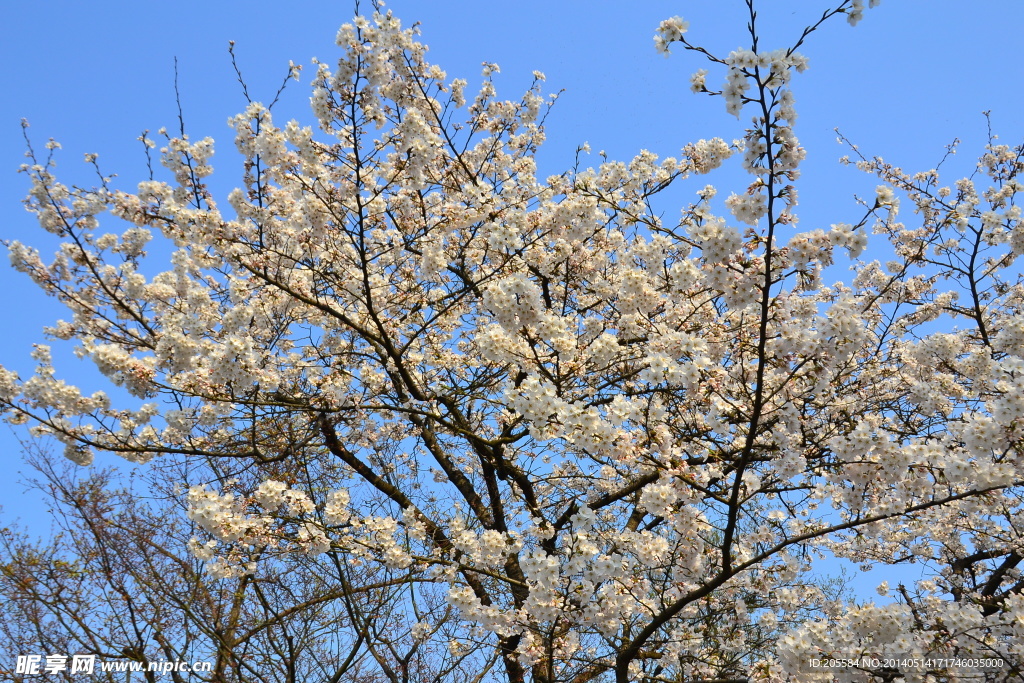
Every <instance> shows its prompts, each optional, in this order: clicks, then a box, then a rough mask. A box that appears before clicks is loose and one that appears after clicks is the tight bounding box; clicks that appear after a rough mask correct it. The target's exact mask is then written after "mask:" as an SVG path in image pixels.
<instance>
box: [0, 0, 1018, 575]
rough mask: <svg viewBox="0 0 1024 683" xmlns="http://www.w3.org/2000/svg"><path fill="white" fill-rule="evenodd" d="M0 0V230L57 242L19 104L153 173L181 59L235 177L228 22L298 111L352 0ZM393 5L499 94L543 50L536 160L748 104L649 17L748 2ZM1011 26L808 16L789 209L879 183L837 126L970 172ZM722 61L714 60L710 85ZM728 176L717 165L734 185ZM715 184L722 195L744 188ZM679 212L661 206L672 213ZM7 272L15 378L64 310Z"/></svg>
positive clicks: (73, 170)
mask: <svg viewBox="0 0 1024 683" xmlns="http://www.w3.org/2000/svg"><path fill="white" fill-rule="evenodd" d="M368 4H369V3H367V2H364V3H363V6H364V8H366V7H368ZM7 5H8V6H7V7H5V23H4V25H3V27H2V28H0V53H2V54H0V58H2V62H0V63H2V64H3V66H2V67H0V68H2V70H3V84H4V93H3V97H2V98H0V211H2V216H3V221H2V223H0V238H3V239H18V240H21V241H23V242H26V243H30V244H35V245H37V246H40V247H41V248H42V251H43V253H44V256H45V255H47V254H48V253H50V252H52V250H53V242H52V241H51V240H49V239H47V238H48V237H50V236H48V235H45V234H43V233H42V232H41V231H40V230H39V229H38V228H36V227H35V225H34V223H33V220H32V217H31V216H30V215H29V214H27V213H25V212H24V211H23V210H22V208H21V206H20V201H21V199H22V197H23V196H24V194H25V192H26V190H27V187H28V185H27V182H26V178H25V177H24V176H22V175H18V174H17V173H16V171H17V168H18V165H19V164H20V163H22V162H23V160H24V159H23V156H22V154H23V152H24V149H25V147H24V142H23V140H22V137H21V129H20V125H19V121H20V120H21V118H22V117H24V118H27V119H28V120H29V121H30V122H31V125H32V128H31V129H30V133H31V135H32V137H33V141H34V142H35V143H36V145H37V146H41V145H42V143H44V142H45V141H46V139H47V138H49V137H53V138H56V139H57V140H59V141H60V142H61V143H62V144H63V146H64V150H63V152H62V153H61V154H60V156H59V157H58V159H59V164H60V165H59V167H58V173H59V174H60V175H61V176H62V177H63V179H64V180H65V182H75V181H77V182H80V183H85V184H89V183H91V182H92V178H91V177H90V175H89V170H88V169H87V168H86V167H85V165H84V164H83V163H82V162H81V159H82V155H83V153H85V152H93V153H98V154H99V160H100V164H101V166H102V168H103V169H104V172H105V173H117V174H118V175H119V176H120V178H121V181H122V186H123V187H126V188H130V187H132V186H133V185H134V183H135V182H137V181H138V180H140V179H142V177H143V176H144V173H145V157H144V155H143V154H142V148H141V146H140V144H139V143H138V142H137V141H136V137H137V136H138V135H139V133H140V132H141V131H143V130H144V129H151V130H156V129H157V128H159V127H161V126H167V127H168V128H173V127H175V126H176V125H177V108H176V105H175V96H174V58H175V57H177V59H178V71H179V86H180V89H181V94H182V97H181V100H182V105H183V107H184V115H185V122H186V125H187V128H188V131H189V133H190V135H191V136H192V137H194V138H200V137H204V136H207V135H209V136H212V137H214V138H215V139H217V140H219V141H220V143H221V144H220V145H219V148H220V149H221V150H222V154H221V160H220V164H218V158H217V157H215V158H214V167H215V168H218V169H219V170H218V172H217V173H215V177H216V178H219V182H222V183H224V186H225V187H232V186H233V183H235V182H236V180H235V178H236V177H237V175H238V173H239V170H238V169H237V167H232V165H231V164H230V162H229V159H230V156H229V155H228V154H226V152H227V150H228V148H229V145H230V142H229V141H230V137H229V134H228V130H227V126H226V120H227V118H228V117H229V116H231V115H233V114H235V113H237V112H238V111H240V110H241V109H242V108H243V107H244V104H245V102H244V99H243V98H242V94H241V90H240V87H239V86H238V83H237V82H236V80H235V74H234V72H233V71H232V68H231V64H230V61H229V58H228V54H227V43H228V41H229V40H235V41H236V52H237V55H238V58H239V65H240V66H241V68H242V69H243V72H244V74H245V76H246V79H247V81H248V82H249V88H250V92H251V93H252V95H253V97H254V99H257V100H262V101H269V100H270V98H271V97H272V96H273V93H274V92H275V91H276V89H277V87H278V85H279V84H280V82H281V80H282V78H283V77H284V75H285V73H286V71H287V65H288V61H289V60H294V61H295V62H296V63H299V64H304V65H307V68H306V72H305V73H304V75H303V78H302V82H301V83H292V84H291V85H290V86H289V89H288V92H287V94H286V96H285V100H284V101H283V102H282V104H281V106H280V109H279V111H282V112H283V113H285V114H287V115H288V116H289V117H292V116H294V117H296V118H299V119H300V121H303V122H304V123H306V124H308V123H309V122H310V120H311V115H310V114H309V109H308V104H307V102H308V99H307V98H308V88H307V83H308V81H309V79H310V78H311V77H312V69H311V68H309V66H308V65H309V64H310V59H311V58H312V57H318V58H320V59H322V60H325V61H331V60H332V59H333V57H334V55H336V54H337V48H336V47H335V46H334V35H335V33H336V30H337V27H338V26H339V25H340V24H341V23H343V22H345V21H347V20H349V19H350V18H351V15H352V13H353V12H352V8H353V6H354V5H353V4H352V3H346V2H341V3H323V2H309V1H307V0H292V1H291V2H288V3H283V2H273V3H272V2H265V1H263V0H247V1H246V2H240V1H237V0H218V1H217V2H197V1H196V0H179V1H177V2H174V3H139V2H127V1H125V0H118V1H110V2H103V3H82V2H72V1H70V0H52V1H51V2H46V3H41V2H40V3H28V2H22V3H7ZM760 6H762V7H761V16H760V17H759V21H760V22H761V26H762V43H761V47H762V49H774V48H777V47H788V46H789V45H791V44H792V42H793V41H794V40H795V38H796V37H797V36H798V35H799V33H800V31H801V29H802V28H803V26H805V25H806V24H807V23H810V22H813V21H814V20H815V19H816V17H817V16H818V15H820V13H821V11H822V10H823V9H825V8H826V7H827V6H828V5H827V4H825V3H823V2H819V1H818V0H762V2H761V3H760ZM388 7H389V8H390V9H392V10H393V11H394V12H395V13H396V14H397V15H398V16H399V17H401V18H402V19H403V21H404V22H406V23H413V22H416V21H418V22H420V23H421V26H422V30H423V36H422V40H423V42H425V43H426V44H428V45H430V46H431V50H430V53H429V58H430V59H431V60H432V61H434V62H436V63H438V64H439V65H441V66H442V68H444V69H445V70H446V71H447V72H448V75H449V77H450V78H452V77H456V76H458V77H465V78H468V79H469V81H470V83H471V84H472V83H474V82H475V81H478V79H479V74H480V64H481V62H483V61H489V62H496V63H498V64H499V65H500V67H501V75H500V76H499V77H498V78H497V79H496V83H497V86H498V91H499V95H501V96H504V97H510V98H515V97H518V96H519V95H520V94H521V93H522V92H523V91H524V90H525V89H526V88H527V87H528V85H529V83H530V80H531V73H532V71H533V70H535V69H537V70H540V71H543V72H545V74H546V75H547V78H548V80H547V92H555V91H559V90H564V92H563V94H562V95H561V97H560V99H559V101H558V103H557V105H556V107H555V109H554V111H553V112H552V113H551V115H550V116H549V118H548V126H547V128H548V143H547V145H545V147H544V149H542V151H541V154H540V162H541V168H542V171H545V172H547V173H556V172H559V171H562V170H564V169H565V168H567V167H568V166H570V165H571V164H572V160H573V153H574V151H575V149H576V147H577V146H578V145H579V144H581V143H583V142H589V143H590V144H591V146H592V147H593V149H594V151H595V152H596V151H597V150H606V151H607V152H608V154H609V156H610V157H612V158H626V159H628V158H630V157H632V156H633V155H634V154H636V153H637V152H638V151H639V150H640V149H644V148H646V149H650V150H651V151H654V152H656V153H658V154H659V155H662V156H671V155H675V154H676V153H677V152H678V150H679V148H680V147H682V146H683V145H684V144H686V143H687V142H690V141H694V140H697V139H700V138H709V137H714V136H720V137H724V138H726V139H732V138H738V137H741V136H742V130H743V127H744V123H745V122H746V120H747V118H746V117H745V116H744V117H743V119H742V120H739V121H738V120H737V119H736V118H734V117H731V116H729V115H728V114H726V113H725V110H724V105H723V102H722V101H721V100H720V99H713V98H707V97H698V96H695V95H693V94H691V93H690V91H689V87H688V78H689V75H690V74H691V73H692V72H694V71H695V70H697V69H698V68H703V67H704V66H705V64H704V63H702V62H701V60H700V59H699V57H698V55H695V54H692V53H683V52H681V51H680V50H679V49H678V47H677V48H676V50H675V53H674V54H673V55H672V57H670V58H668V59H665V58H663V57H662V56H660V55H659V54H657V53H656V52H655V51H654V48H653V41H652V36H653V34H654V29H655V27H656V26H657V24H658V22H659V21H661V20H662V19H664V18H667V17H669V16H672V15H676V14H679V15H682V16H683V17H684V18H686V19H687V20H689V21H690V32H689V34H688V38H690V40H691V41H692V42H695V43H698V44H702V45H705V46H706V47H708V48H709V49H710V50H711V51H712V52H716V53H719V54H722V55H723V56H724V54H726V53H728V52H729V51H730V50H732V49H735V48H736V47H739V46H743V47H747V46H748V40H747V37H746V33H745V27H744V25H745V19H746V17H745V9H744V7H743V3H742V2H741V1H740V0H716V1H711V0H704V1H702V2H697V1H696V0H685V1H681V2H664V1H662V0H652V1H649V2H644V3H627V2H622V1H619V2H608V1H595V2H583V1H581V0H561V1H558V0H556V1H552V0H520V1H519V2H516V3H489V2H479V1H476V2H472V1H469V0H458V1H455V0H434V1H433V2H430V3H426V2H416V1H415V0H395V1H394V2H391V3H389V4H388ZM965 7H969V8H970V9H969V10H965ZM1022 25H1024V2H1020V0H975V1H974V2H972V3H969V4H965V3H963V2H962V0H956V1H954V0H884V1H883V3H882V5H881V6H880V7H879V8H877V9H875V10H871V11H868V12H867V13H866V16H865V18H864V20H863V21H862V22H861V24H860V25H858V26H857V27H856V28H851V27H850V26H848V25H847V24H846V22H845V21H844V20H843V19H842V18H841V17H839V18H835V19H833V20H831V21H830V22H828V23H827V24H826V25H825V26H824V27H823V28H822V29H821V30H820V31H818V32H817V33H815V34H814V35H812V36H811V37H810V38H809V39H808V41H807V43H806V44H805V46H804V47H803V48H801V52H803V53H804V54H806V55H808V56H809V58H810V69H809V70H808V71H807V72H806V73H805V74H803V75H800V76H798V77H797V78H796V80H795V81H794V84H793V87H794V92H795V94H796V99H797V105H798V110H799V111H800V119H799V121H798V124H797V129H796V133H797V135H798V136H799V137H800V139H801V141H802V142H803V144H804V146H805V147H807V149H808V161H807V163H806V165H805V166H804V179H803V181H802V184H801V186H800V197H801V205H802V211H801V226H802V228H804V229H812V228H814V227H827V226H828V224H830V223H835V222H843V221H845V222H852V221H853V220H856V219H855V217H856V216H857V215H858V211H857V207H856V206H855V204H854V201H853V195H854V194H855V193H861V194H865V193H870V192H871V190H872V188H873V187H874V186H875V184H876V183H875V182H874V181H873V180H872V178H870V177H868V176H865V175H863V174H861V173H859V172H857V171H855V170H852V169H850V168H843V167H841V166H840V165H839V164H838V163H837V159H838V157H839V156H841V155H842V154H844V153H845V151H844V149H843V148H842V147H840V146H839V145H837V144H836V142H835V134H834V133H833V128H835V127H839V128H840V129H841V130H842V132H843V133H844V134H845V135H846V136H847V137H849V138H850V139H851V140H853V141H854V142H856V143H857V144H859V145H860V146H861V149H862V150H863V151H864V152H865V153H866V154H869V155H873V154H879V155H881V156H883V157H885V158H886V160H888V161H892V162H894V163H897V164H898V165H900V166H902V167H904V168H905V169H908V170H924V169H928V168H931V167H933V166H934V165H935V163H936V162H937V161H938V160H939V159H940V158H941V157H942V153H943V149H944V146H945V145H946V144H948V143H950V142H951V141H952V140H953V139H954V138H960V139H961V140H962V141H963V144H962V146H961V152H960V155H959V156H958V157H957V159H956V160H955V161H953V162H950V164H949V166H950V168H951V169H953V168H955V169H957V171H958V173H960V174H969V173H970V171H971V169H972V163H971V159H972V157H976V156H977V153H978V152H979V151H980V149H981V146H982V145H983V144H984V141H985V134H986V123H985V120H984V118H983V116H982V111H985V110H991V111H992V121H993V126H994V129H995V130H996V132H998V133H999V134H1000V136H1001V138H1002V139H1003V140H1004V141H1007V142H1010V143H1014V142H1017V141H1019V140H1020V139H1021V138H1022V137H1024V117H1022V116H1021V112H1022V111H1024V93H1022V85H1024V84H1022V80H1021V77H1020V75H1019V74H1020V57H1019V48H1018V47H1017V45H1016V42H1017V41H1016V40H1015V39H1016V37H1017V32H1018V30H1019V27H1020V26H1022ZM723 79H724V75H723V74H721V73H720V72H716V71H715V70H714V69H712V71H711V75H710V76H709V85H713V86H714V85H717V84H718V83H719V82H720V81H721V80H723ZM226 161H227V163H225V162H226ZM595 162H596V159H595ZM734 177H735V176H729V175H728V174H726V175H725V176H723V177H722V178H720V179H721V180H722V181H723V182H725V183H728V182H729V181H730V180H731V178H734ZM716 180H718V179H716ZM704 182H705V181H704V180H703V179H698V180H697V181H696V182H695V183H694V184H693V185H692V188H684V194H683V195H682V196H692V195H690V193H691V192H692V191H695V190H696V189H699V187H701V186H703V184H704ZM720 189H721V190H723V191H724V192H725V194H728V191H730V190H739V189H740V186H738V185H735V184H734V185H732V186H729V185H728V184H726V185H725V186H723V187H721V188H720ZM677 210H678V209H677V208H676V207H667V210H666V213H667V214H669V215H674V214H675V212H676V211H677ZM0 288H2V292H3V297H2V298H0V310H2V312H3V314H4V319H5V320H6V321H7V325H6V330H5V334H3V335H2V336H0V364H3V365H5V366H7V367H10V368H14V369H16V370H19V371H20V372H21V373H22V375H23V376H27V375H28V374H30V373H31V368H32V362H31V361H30V359H29V353H30V351H31V344H32V343H33V342H39V341H42V334H41V331H40V330H41V327H42V326H43V325H46V324H50V323H52V322H53V321H54V320H55V319H57V318H59V317H61V310H60V308H59V307H58V306H57V305H56V304H54V303H53V302H51V301H48V300H47V299H45V297H43V295H42V294H41V293H39V292H38V291H37V290H35V288H34V287H33V286H32V285H31V283H30V282H29V281H28V279H27V278H25V277H23V276H20V275H19V274H17V273H15V272H13V271H12V270H11V269H9V268H7V267H6V266H4V267H0ZM61 357H63V358H64V359H65V362H63V363H62V364H61V366H60V367H61V368H63V369H64V370H65V372H64V373H63V374H64V375H65V376H66V377H68V378H69V379H72V380H77V379H78V378H82V381H85V382H86V383H87V384H86V386H87V387H88V388H89V389H98V388H101V385H100V384H99V383H98V381H96V380H95V375H94V374H93V373H89V372H87V371H86V370H85V368H83V366H82V364H81V363H79V362H77V361H75V360H73V359H70V360H69V354H66V353H65V354H60V355H58V358H61ZM0 458H2V462H3V471H4V472H10V471H12V470H14V469H17V468H18V467H19V464H18V446H17V442H16V441H15V439H14V437H13V436H11V435H10V434H9V432H8V431H7V429H6V427H4V428H0ZM98 461H99V462H104V459H103V458H100V459H98ZM22 490H23V487H22V486H20V485H18V484H17V483H16V479H15V478H14V477H11V476H6V475H5V476H4V477H0V504H4V506H5V508H6V509H5V513H6V514H5V518H9V517H10V516H11V515H20V516H21V517H22V518H23V521H24V522H26V523H28V524H30V525H32V526H34V527H37V528H38V529H39V530H40V531H41V532H45V529H46V528H47V517H46V513H45V511H43V510H42V509H41V508H40V506H39V505H37V504H36V503H34V502H33V501H32V500H31V499H30V498H21V497H19V496H21V493H22ZM15 501H17V502H15ZM881 578H885V577H880V578H878V579H877V580H873V583H877V582H878V581H879V580H881ZM864 585H867V584H864ZM872 585H873V584H872Z"/></svg>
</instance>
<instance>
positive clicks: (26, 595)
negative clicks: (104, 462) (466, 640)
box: [0, 447, 493, 683]
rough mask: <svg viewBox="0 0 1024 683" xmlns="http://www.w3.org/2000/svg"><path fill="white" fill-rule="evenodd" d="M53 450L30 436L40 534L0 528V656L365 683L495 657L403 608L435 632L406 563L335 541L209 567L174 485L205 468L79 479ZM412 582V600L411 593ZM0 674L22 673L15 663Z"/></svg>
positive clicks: (443, 619)
mask: <svg viewBox="0 0 1024 683" xmlns="http://www.w3.org/2000/svg"><path fill="white" fill-rule="evenodd" d="M57 457H59V456H57ZM57 457H55V456H53V455H51V454H50V453H49V452H47V451H46V450H42V449H40V448H38V447H33V448H31V456H30V458H29V462H30V463H31V465H32V466H33V467H34V468H35V469H36V470H37V472H38V475H39V477H38V478H37V479H35V480H34V481H33V482H32V483H33V486H35V487H36V488H37V489H38V490H39V491H41V492H42V493H43V495H44V496H45V498H46V499H47V500H48V502H49V504H50V505H51V506H52V509H53V511H54V520H55V523H56V529H55V532H56V533H55V535H54V537H53V538H52V539H51V540H49V541H48V542H39V541H33V540H31V539H30V538H29V537H28V536H27V535H26V534H25V533H23V532H20V531H18V530H17V529H16V528H10V527H9V528H7V529H5V530H4V532H3V536H2V538H0V543H2V555H0V556H2V557H3V565H2V567H0V609H2V611H3V614H4V620H3V622H2V623H0V633H2V635H3V638H4V643H5V645H4V652H5V655H4V657H3V659H4V666H5V667H7V666H8V665H10V664H13V662H14V661H15V659H16V655H18V654H26V653H36V654H38V653H44V654H61V653H78V654H92V655H96V657H97V659H98V661H100V662H106V663H112V664H113V666H114V669H115V670H112V671H105V672H101V671H100V668H99V666H98V665H97V667H96V668H95V673H94V675H95V679H94V680H106V681H115V680H116V681H121V680H124V677H125V669H120V670H117V669H116V667H117V666H118V665H119V664H120V665H123V666H130V665H131V664H130V663H132V662H141V663H142V666H143V669H142V670H143V671H145V668H146V667H147V666H148V665H149V663H150V662H186V663H188V664H190V665H192V664H194V663H209V664H210V665H211V667H210V671H208V672H204V671H199V672H180V671H170V672H168V673H167V674H164V675H165V676H169V677H170V679H171V680H175V681H260V682H270V681H361V682H367V683H368V682H371V681H407V680H416V681H463V680H466V681H472V680H480V679H481V678H483V677H485V676H486V674H487V672H488V671H489V669H490V668H491V667H492V666H493V658H492V660H491V661H490V662H488V661H487V657H486V656H481V655H480V654H479V653H478V652H477V651H476V650H475V649H468V651H467V652H466V653H464V654H461V655H459V656H455V655H452V654H451V653H449V652H448V651H447V647H446V646H445V643H444V642H443V640H442V641H440V642H439V641H438V638H437V637H434V636H435V635H438V634H435V633H431V632H423V630H422V628H421V629H419V630H417V629H414V628H413V626H414V624H415V623H416V618H417V617H423V618H429V619H430V621H431V622H433V623H436V624H437V630H438V632H439V635H440V636H443V631H444V629H445V628H446V623H447V621H448V615H450V613H451V608H450V607H449V606H447V605H446V604H445V602H444V599H443V595H442V594H440V593H438V592H437V591H431V590H430V586H429V584H426V583H425V584H424V585H422V586H415V587H414V586H413V584H412V583H411V582H410V580H409V577H408V576H407V575H406V574H405V573H404V572H391V571H388V570H386V569H382V568H379V567H375V566H372V565H370V566H366V565H363V566H360V567H358V568H351V567H349V566H348V563H347V561H346V560H347V558H345V557H344V556H342V555H340V554H337V553H334V554H331V555H321V556H307V555H297V554H289V555H286V556H284V557H283V558H281V559H280V560H277V561H273V562H267V561H263V562H258V563H257V564H256V565H254V567H253V571H252V573H248V574H244V575H242V576H239V577H235V578H230V579H223V580H211V579H210V577H209V576H208V574H207V572H204V564H206V563H204V562H203V560H202V559H199V558H197V557H196V555H199V556H200V557H201V556H202V555H203V552H202V550H201V549H198V548H197V547H196V545H195V538H194V535H195V534H196V532H197V528H196V525H195V524H193V523H191V522H189V521H187V520H186V519H185V515H184V510H183V509H182V508H183V506H182V504H181V500H180V496H176V495H175V494H174V491H175V489H180V487H181V482H182V481H185V480H188V479H189V478H194V477H196V476H201V475H205V476H210V477H217V476H219V474H218V473H215V472H209V471H202V470H201V469H200V468H199V467H196V466H192V467H190V468H189V469H188V470H184V469H182V468H181V467H180V465H178V464H171V463H167V462H162V463H161V464H160V465H159V466H154V467H151V468H147V469H145V470H142V471H140V473H139V476H138V477H136V478H133V479H132V480H131V481H125V477H124V476H123V475H120V474H118V473H116V472H115V471H113V470H109V469H107V470H96V471H92V472H89V473H88V475H87V476H85V477H80V476H79V475H78V474H77V473H76V472H74V471H73V470H74V465H71V464H70V463H68V462H67V461H66V460H65V461H64V464H63V465H62V464H61V463H60V462H59V461H58V460H57ZM254 559H255V558H254ZM211 568H212V567H211V566H210V565H209V564H206V569H207V570H209V569H211ZM353 573H354V574H355V575H356V577H357V578H356V580H355V581H354V580H353V578H352V574H353ZM354 582H355V583H356V584H357V587H355V588H353V587H352V584H353V583H354ZM414 588H415V590H414V591H413V592H415V594H416V595H417V597H418V599H417V600H413V601H410V599H409V597H408V596H409V593H410V591H411V590H413V589H414ZM410 607H411V608H410ZM386 615H389V616H386ZM468 671H472V672H473V674H472V675H468V676H466V675H463V674H464V672H468ZM7 674H8V675H9V676H10V677H11V679H12V680H30V679H32V678H33V677H31V676H27V677H22V676H17V675H15V673H14V671H13V667H12V669H11V670H9V671H7ZM58 675H59V676H61V677H62V678H64V679H66V680H79V679H80V678H81V674H72V673H71V672H69V671H64V672H62V673H60V674H58ZM139 675H140V676H141V677H143V678H144V680H157V679H159V678H162V677H163V676H161V674H160V673H159V672H146V673H140V674H139Z"/></svg>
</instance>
